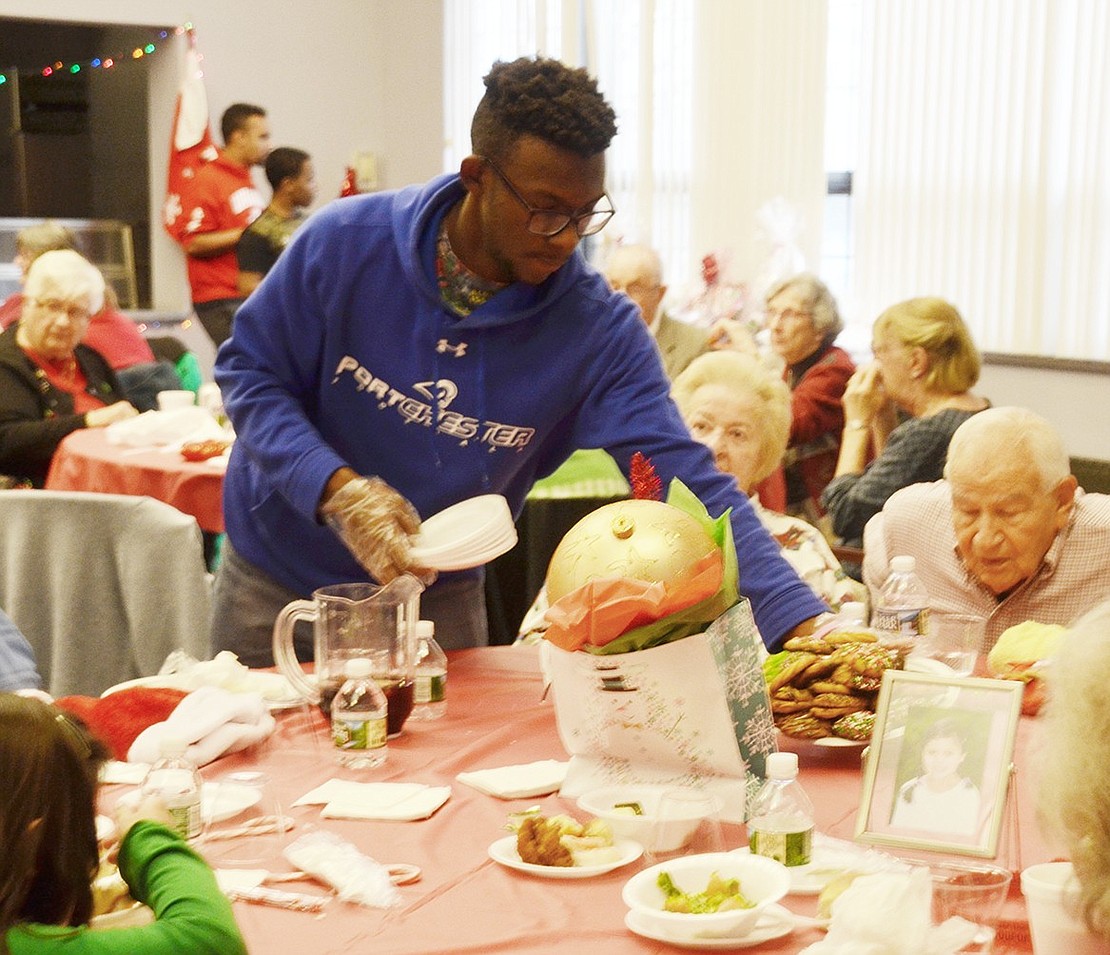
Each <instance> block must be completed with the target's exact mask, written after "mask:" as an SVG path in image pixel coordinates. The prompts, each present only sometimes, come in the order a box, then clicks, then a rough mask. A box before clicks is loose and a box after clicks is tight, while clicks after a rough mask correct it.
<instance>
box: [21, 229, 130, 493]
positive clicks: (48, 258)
mask: <svg viewBox="0 0 1110 955" xmlns="http://www.w3.org/2000/svg"><path fill="white" fill-rule="evenodd" d="M103 301H104V279H103V277H102V276H101V274H100V272H99V270H98V269H97V268H96V267H95V266H94V265H92V264H91V263H90V262H88V261H87V260H86V259H85V258H83V257H82V256H80V255H79V254H78V253H76V252H71V251H69V250H64V249H63V250H57V251H54V252H46V253H44V254H43V255H41V256H39V257H38V258H37V259H36V260H35V262H34V264H33V265H32V266H31V268H30V270H29V272H28V273H27V282H26V285H25V287H24V300H23V310H22V312H21V314H20V319H19V321H18V322H16V323H15V324H14V325H12V326H10V327H9V328H7V329H6V330H5V331H4V333H3V334H2V335H0V473H3V474H7V475H10V476H13V477H16V478H18V479H19V480H21V481H26V482H29V483H31V484H32V485H34V486H36V487H41V486H42V484H43V482H44V481H45V480H46V472H47V470H48V469H49V467H50V459H51V458H52V457H53V455H54V449H55V448H57V446H58V443H59V442H60V441H61V440H62V438H64V437H65V436H66V435H67V434H69V433H70V432H72V431H76V430H77V429H79V428H102V427H104V426H106V425H109V424H111V423H112V422H113V421H121V420H123V419H124V418H130V417H132V416H134V415H136V414H138V412H137V411H136V410H135V408H134V407H133V406H132V405H131V404H130V402H128V401H125V400H123V392H122V391H121V389H120V386H119V382H118V381H117V380H116V376H115V375H114V374H113V373H112V370H111V368H109V366H108V363H107V362H106V361H105V360H104V358H103V357H102V356H101V355H100V354H99V353H98V352H96V351H93V349H91V348H89V347H87V346H86V345H82V344H81V343H80V342H81V339H82V337H83V336H84V334H85V331H86V329H87V328H88V324H89V317H90V316H91V315H92V314H93V313H94V312H96V311H98V310H99V309H100V308H101V305H102V304H103Z"/></svg>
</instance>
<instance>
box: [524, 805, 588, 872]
mask: <svg viewBox="0 0 1110 955" xmlns="http://www.w3.org/2000/svg"><path fill="white" fill-rule="evenodd" d="M567 820H568V817H566V816H552V817H551V818H550V819H545V818H544V817H543V816H528V817H527V818H525V819H524V821H523V822H521V824H520V829H518V830H517V834H516V851H517V853H518V854H519V855H520V858H521V860H522V861H524V862H529V863H531V864H532V865H554V866H564V867H568V866H572V865H574V856H573V855H571V851H570V849H568V848H567V847H566V846H564V845H563V843H562V842H561V841H560V840H561V839H562V837H563V835H564V834H566V833H567V832H568V831H570V830H568V828H567V826H566V825H565V822H566V821H567ZM569 821H570V822H572V823H573V820H569ZM574 829H576V830H579V831H580V829H579V827H578V825H577V823H574Z"/></svg>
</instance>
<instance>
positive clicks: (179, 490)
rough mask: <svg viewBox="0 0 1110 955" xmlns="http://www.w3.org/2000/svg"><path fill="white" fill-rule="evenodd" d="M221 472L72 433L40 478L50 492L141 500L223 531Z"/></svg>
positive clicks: (96, 433)
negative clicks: (163, 504)
mask: <svg viewBox="0 0 1110 955" xmlns="http://www.w3.org/2000/svg"><path fill="white" fill-rule="evenodd" d="M223 485H224V475H223V471H222V470H220V469H218V468H216V467H215V466H213V465H210V464H207V463H205V462H203V461H202V462H191V461H186V460H185V459H184V458H183V457H181V454H180V453H179V452H177V451H172V452H171V451H160V450H139V449H131V448H124V447H120V446H119V445H115V444H110V443H109V441H108V437H107V434H106V432H105V430H104V429H103V428H85V429H82V430H81V431H74V432H73V433H72V434H71V435H69V436H68V437H67V438H65V439H64V440H63V441H62V443H61V444H59V445H58V448H57V450H56V451H55V452H54V458H53V460H52V461H51V462H50V471H49V473H48V474H47V476H46V487H47V488H48V489H49V490H52V491H96V492H98V493H101V494H135V495H144V494H145V495H147V496H149V497H153V498H157V499H158V500H159V501H165V502H166V503H167V504H172V505H173V506H174V507H176V508H177V509H178V510H179V511H183V512H184V513H186V514H192V515H193V517H195V518H196V519H197V523H198V524H199V525H200V528H201V530H204V531H211V532H212V533H221V532H222V531H223V529H224V515H223Z"/></svg>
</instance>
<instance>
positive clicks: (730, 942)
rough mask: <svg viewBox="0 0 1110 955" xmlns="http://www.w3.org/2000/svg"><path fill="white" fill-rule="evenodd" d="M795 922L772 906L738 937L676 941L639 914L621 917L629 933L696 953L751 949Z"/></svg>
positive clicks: (778, 935) (786, 930)
mask: <svg viewBox="0 0 1110 955" xmlns="http://www.w3.org/2000/svg"><path fill="white" fill-rule="evenodd" d="M795 924H796V922H795V919H794V916H793V915H792V914H791V912H790V911H789V910H787V909H785V908H783V907H782V906H781V905H771V906H768V907H767V909H766V910H765V911H764V912H763V914H762V915H760V917H759V921H758V922H756V924H755V927H754V928H753V929H751V931H749V932H748V933H747V934H746V935H743V936H741V937H740V938H731V937H726V938H693V937H691V938H675V937H674V936H672V935H668V934H667V933H666V932H664V931H662V930H661V929H660V928H659V927H658V926H656V925H655V924H653V923H652V922H650V921H649V920H648V919H646V918H644V916H643V915H642V914H641V913H639V912H629V913H628V914H627V915H625V917H624V925H625V928H627V929H628V930H629V931H630V932H632V933H634V934H636V935H640V936H642V937H644V938H650V939H651V940H652V941H653V942H665V943H666V944H668V945H673V946H674V947H675V948H687V949H695V950H697V951H714V950H718V951H727V952H731V951H735V950H736V949H738V948H754V947H755V946H756V945H762V944H763V943H764V942H769V941H771V940H772V939H776V938H782V936H784V935H789V934H790V933H791V932H792V931H794V927H795Z"/></svg>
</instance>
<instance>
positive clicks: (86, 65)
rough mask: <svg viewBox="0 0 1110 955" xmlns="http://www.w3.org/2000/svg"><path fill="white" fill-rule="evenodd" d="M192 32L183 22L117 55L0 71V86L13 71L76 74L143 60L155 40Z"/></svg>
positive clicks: (155, 49) (154, 49)
mask: <svg viewBox="0 0 1110 955" xmlns="http://www.w3.org/2000/svg"><path fill="white" fill-rule="evenodd" d="M192 32H193V25H192V23H185V24H183V25H181V26H179V27H174V29H172V30H159V31H157V33H156V35H155V36H154V37H152V38H151V42H149V43H144V44H142V45H141V46H136V47H134V48H133V49H132V50H130V51H127V50H125V51H123V52H122V53H120V54H119V55H117V56H94V57H93V58H92V59H90V60H81V61H79V62H75V63H74V62H71V63H66V62H65V61H63V60H55V61H54V62H53V63H48V64H47V65H46V66H44V67H42V68H41V69H38V70H17V71H13V70H8V71H6V72H3V73H0V86H3V85H4V84H5V83H7V82H8V80H9V79H10V78H14V76H13V74H14V73H17V72H18V73H23V74H25V75H28V76H43V77H52V76H76V75H77V74H78V73H83V72H85V71H86V70H89V71H96V70H100V71H103V70H111V69H114V68H115V67H117V66H120V65H122V64H124V63H129V62H134V61H137V60H145V59H147V58H148V57H151V56H153V55H154V54H155V53H157V52H158V44H157V43H156V42H154V41H155V40H168V39H170V38H171V37H177V36H183V35H184V34H186V33H192Z"/></svg>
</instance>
